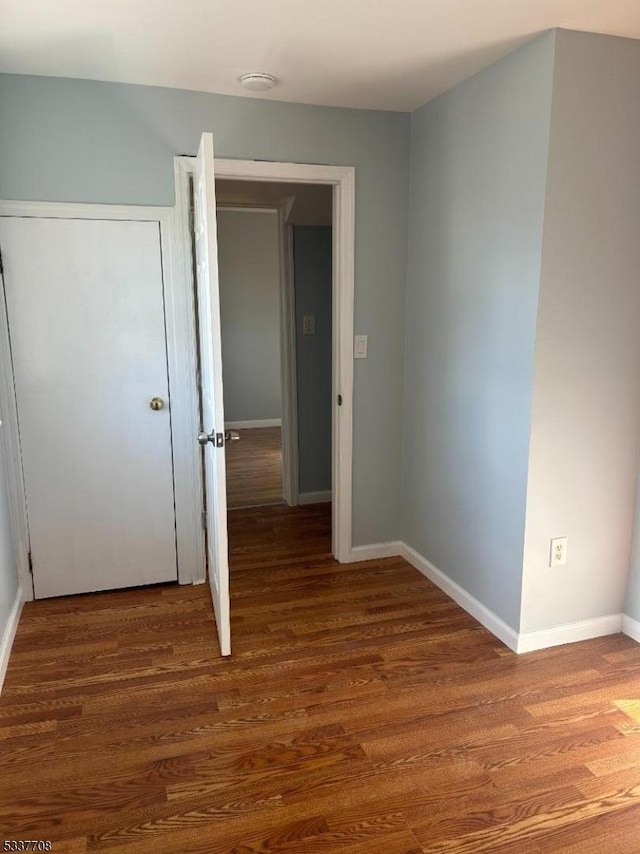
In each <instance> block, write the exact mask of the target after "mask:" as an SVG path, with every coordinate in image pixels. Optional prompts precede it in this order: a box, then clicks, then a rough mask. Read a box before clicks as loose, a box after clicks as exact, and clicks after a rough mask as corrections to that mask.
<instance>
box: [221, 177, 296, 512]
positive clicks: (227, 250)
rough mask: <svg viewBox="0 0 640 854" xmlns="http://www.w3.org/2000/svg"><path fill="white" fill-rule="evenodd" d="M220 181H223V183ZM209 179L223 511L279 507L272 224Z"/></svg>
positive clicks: (275, 228) (276, 267)
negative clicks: (213, 205)
mask: <svg viewBox="0 0 640 854" xmlns="http://www.w3.org/2000/svg"><path fill="white" fill-rule="evenodd" d="M225 183H226V182H225ZM228 196H231V197H233V190H232V188H227V187H224V186H221V185H220V182H216V199H217V201H218V206H217V211H218V216H217V225H218V274H219V280H220V321H221V331H222V375H223V383H224V415H225V429H226V431H227V433H228V435H229V441H227V443H226V449H225V457H226V464H227V508H228V510H230V511H231V510H237V509H240V508H246V507H258V506H269V505H276V504H282V503H283V502H284V476H283V453H282V398H283V389H282V369H281V368H282V366H281V359H282V355H281V352H280V351H281V348H280V339H281V324H282V318H281V317H280V304H281V303H280V283H281V273H280V253H279V246H280V239H279V227H280V221H279V217H278V212H277V210H275V209H273V208H269V207H264V208H262V207H246V206H240V205H232V204H227V203H226V202H225V199H226V198H227V197H228Z"/></svg>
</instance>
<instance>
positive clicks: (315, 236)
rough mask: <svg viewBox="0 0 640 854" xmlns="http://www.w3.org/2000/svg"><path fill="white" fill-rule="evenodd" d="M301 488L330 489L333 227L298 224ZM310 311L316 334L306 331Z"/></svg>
mask: <svg viewBox="0 0 640 854" xmlns="http://www.w3.org/2000/svg"><path fill="white" fill-rule="evenodd" d="M293 241H294V243H293V245H294V280H295V303H296V362H297V364H296V368H297V385H298V450H299V468H300V479H299V485H300V492H321V491H325V490H329V489H331V413H332V406H331V339H332V336H331V306H332V298H331V289H332V270H331V264H332V253H331V228H329V227H326V226H296V227H295V228H294V229H293ZM305 315H313V316H314V317H315V319H316V334H315V335H303V334H302V323H303V317H304V316H305Z"/></svg>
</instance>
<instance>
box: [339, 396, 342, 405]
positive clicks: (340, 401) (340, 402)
mask: <svg viewBox="0 0 640 854" xmlns="http://www.w3.org/2000/svg"><path fill="white" fill-rule="evenodd" d="M338 406H342V395H341V394H339V395H338Z"/></svg>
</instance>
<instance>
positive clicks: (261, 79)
mask: <svg viewBox="0 0 640 854" xmlns="http://www.w3.org/2000/svg"><path fill="white" fill-rule="evenodd" d="M238 80H239V82H240V83H242V85H243V86H244V88H245V89H250V90H251V91H252V92H266V91H267V90H268V89H273V87H274V86H275V85H276V83H277V82H278V80H277V78H275V77H274V76H273V74H266V73H265V72H264V71H250V72H249V73H248V74H241V75H240V77H238Z"/></svg>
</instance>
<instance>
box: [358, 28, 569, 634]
mask: <svg viewBox="0 0 640 854" xmlns="http://www.w3.org/2000/svg"><path fill="white" fill-rule="evenodd" d="M553 52H554V35H553V34H548V35H546V36H544V37H542V38H540V39H538V40H537V41H535V42H533V43H531V44H529V45H527V46H526V47H525V48H523V49H521V50H519V51H517V52H516V53H513V54H511V55H510V56H508V57H506V58H505V59H503V60H501V61H500V62H498V63H497V64H495V65H493V66H491V67H490V68H488V69H486V70H485V71H483V72H481V73H480V74H477V75H476V76H475V77H472V78H471V79H470V80H468V81H466V82H465V83H462V84H461V85H459V86H458V87H456V88H455V89H453V90H452V91H451V92H449V93H447V94H445V95H443V96H442V97H440V98H438V99H437V100H435V101H433V102H431V103H429V104H428V105H426V106H425V107H423V108H422V109H420V110H418V111H417V112H416V113H414V114H413V116H412V122H411V198H410V231H409V272H408V287H407V306H406V309H407V321H406V324H407V326H406V357H405V363H406V369H405V407H404V466H403V477H404V486H403V503H402V515H403V538H404V540H405V541H406V542H407V543H408V544H409V545H410V546H412V547H413V548H415V549H416V550H417V551H418V552H420V553H421V554H422V555H423V556H424V557H426V558H427V559H428V560H429V561H431V562H432V563H433V564H435V565H436V566H437V567H438V568H439V569H440V570H442V571H443V572H445V573H446V574H447V575H448V576H449V577H450V578H451V579H453V580H454V581H455V582H457V583H458V584H460V585H461V586H462V587H464V588H465V589H466V590H467V591H468V592H470V593H471V594H472V595H473V596H475V597H476V598H477V599H479V600H480V602H482V603H483V604H484V605H485V606H486V607H488V608H490V609H491V610H492V611H494V612H495V613H496V614H497V615H498V616H499V617H501V618H502V619H503V620H504V621H505V622H506V623H508V624H509V625H510V626H512V627H514V628H517V627H518V624H519V619H520V594H521V579H522V557H523V545H524V524H525V496H526V484H527V460H528V447H529V422H530V414H531V394H532V383H533V358H534V343H535V330H536V309H537V300H538V286H539V280H540V255H541V246H542V223H543V211H544V198H545V177H546V169H547V148H548V143H549V122H550V112H551V89H552V75H553ZM379 388H380V389H382V388H383V384H382V383H380V384H379ZM385 405H386V402H384V401H380V406H379V411H380V412H381V411H382V410H383V409H384V406H385ZM371 423H372V424H375V423H376V422H375V420H372V422H371ZM372 432H375V430H372ZM391 451H392V449H386V450H385V451H384V455H385V456H386V454H387V453H390V452H391Z"/></svg>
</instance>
